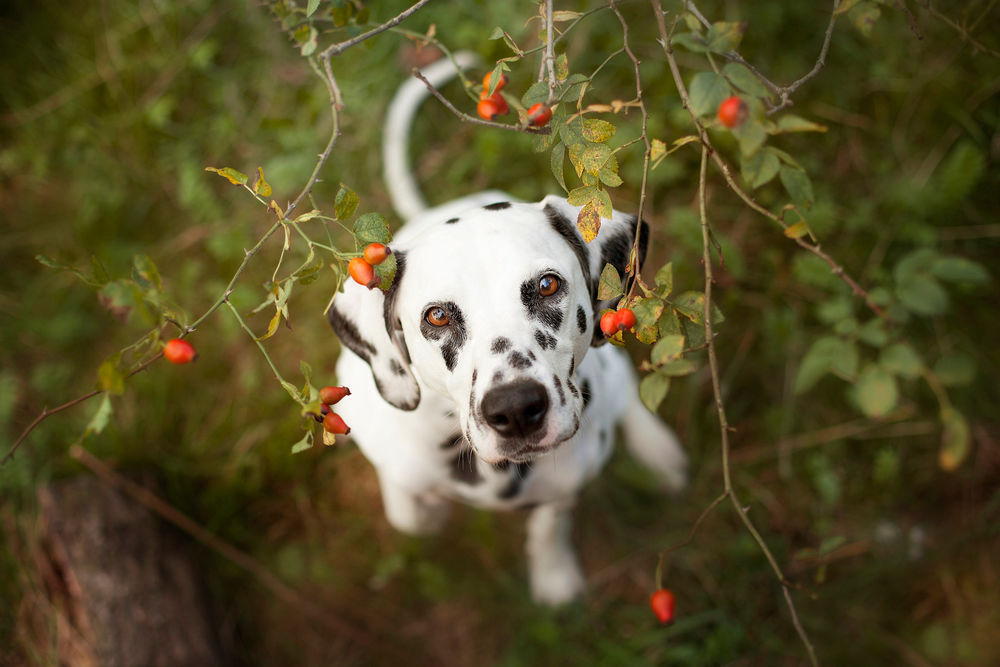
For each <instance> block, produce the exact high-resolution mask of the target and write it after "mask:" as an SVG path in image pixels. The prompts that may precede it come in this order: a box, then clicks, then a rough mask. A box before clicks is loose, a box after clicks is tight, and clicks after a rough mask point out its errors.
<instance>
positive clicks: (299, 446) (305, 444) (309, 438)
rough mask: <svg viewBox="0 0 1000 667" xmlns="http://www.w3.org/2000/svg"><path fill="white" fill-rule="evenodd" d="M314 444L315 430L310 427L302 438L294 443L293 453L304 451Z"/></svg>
mask: <svg viewBox="0 0 1000 667" xmlns="http://www.w3.org/2000/svg"><path fill="white" fill-rule="evenodd" d="M312 446H313V430H312V429H309V430H308V431H306V434H305V435H304V436H302V439H301V440H299V441H298V442H296V443H295V444H294V445H292V454H298V453H299V452H304V451H306V450H307V449H312Z"/></svg>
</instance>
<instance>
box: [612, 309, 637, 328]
mask: <svg viewBox="0 0 1000 667" xmlns="http://www.w3.org/2000/svg"><path fill="white" fill-rule="evenodd" d="M635 321H636V320H635V313H633V312H632V311H631V309H629V308H622V309H621V310H619V311H618V313H617V314H616V315H615V324H616V325H617V326H618V329H619V330H621V329H631V328H632V327H634V326H635Z"/></svg>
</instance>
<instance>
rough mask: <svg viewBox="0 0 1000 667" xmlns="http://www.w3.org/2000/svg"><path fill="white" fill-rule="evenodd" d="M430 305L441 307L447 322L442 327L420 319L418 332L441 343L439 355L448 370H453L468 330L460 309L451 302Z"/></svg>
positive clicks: (467, 335)
mask: <svg viewBox="0 0 1000 667" xmlns="http://www.w3.org/2000/svg"><path fill="white" fill-rule="evenodd" d="M430 307H437V308H441V309H443V310H444V311H445V312H446V313H447V314H448V324H446V325H445V326H443V327H436V326H433V325H432V324H430V323H428V322H427V320H420V333H422V334H423V336H424V338H426V339H427V340H432V341H439V342H440V343H441V356H442V357H443V358H444V365H445V367H447V369H448V370H449V371H453V370H455V365H456V364H457V363H458V353H459V351H461V349H462V346H463V345H465V341H466V340H467V339H468V337H469V332H468V330H467V329H466V327H465V316H463V315H462V310H461V309H460V308H459V307H458V306H457V305H456V304H454V303H453V302H451V301H448V302H447V303H440V304H432V305H429V306H428V308H430Z"/></svg>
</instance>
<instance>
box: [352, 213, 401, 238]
mask: <svg viewBox="0 0 1000 667" xmlns="http://www.w3.org/2000/svg"><path fill="white" fill-rule="evenodd" d="M354 234H355V236H356V237H357V239H358V243H359V244H360V245H362V246H365V245H368V244H369V243H388V242H389V241H390V240H391V239H392V234H390V233H389V223H387V222H386V221H385V218H383V217H382V216H381V215H380V214H378V213H365V214H364V215H362V216H361V217H359V218H358V219H357V220H355V221H354Z"/></svg>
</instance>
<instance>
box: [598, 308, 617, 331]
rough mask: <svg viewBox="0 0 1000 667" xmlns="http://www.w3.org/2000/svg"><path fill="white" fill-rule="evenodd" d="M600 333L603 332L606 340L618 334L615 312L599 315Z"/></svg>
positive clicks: (610, 311)
mask: <svg viewBox="0 0 1000 667" xmlns="http://www.w3.org/2000/svg"><path fill="white" fill-rule="evenodd" d="M601 331H603V332H604V335H605V336H607V337H608V338H611V337H612V336H614V335H615V334H616V333H618V320H617V313H615V311H613V310H609V311H608V312H606V313H604V314H603V315H601Z"/></svg>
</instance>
